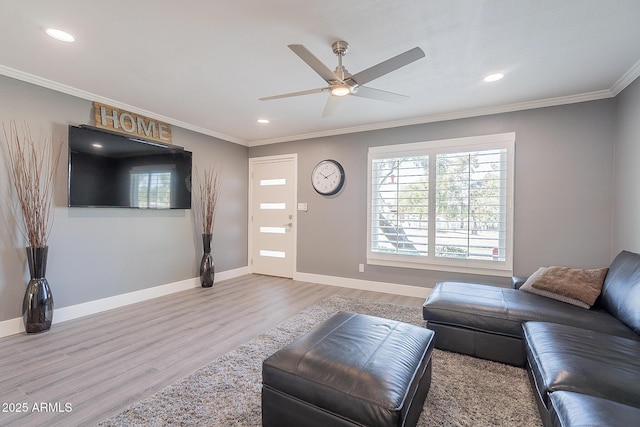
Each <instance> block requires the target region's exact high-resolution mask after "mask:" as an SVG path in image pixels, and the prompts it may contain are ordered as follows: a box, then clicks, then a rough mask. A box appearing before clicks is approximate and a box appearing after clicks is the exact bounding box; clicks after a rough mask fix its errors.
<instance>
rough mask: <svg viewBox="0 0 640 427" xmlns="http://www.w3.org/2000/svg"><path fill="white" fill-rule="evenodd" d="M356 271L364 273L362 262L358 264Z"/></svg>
mask: <svg viewBox="0 0 640 427" xmlns="http://www.w3.org/2000/svg"><path fill="white" fill-rule="evenodd" d="M358 271H359V272H360V273H364V264H358Z"/></svg>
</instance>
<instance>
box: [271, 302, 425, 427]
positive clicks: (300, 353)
mask: <svg viewBox="0 0 640 427" xmlns="http://www.w3.org/2000/svg"><path fill="white" fill-rule="evenodd" d="M433 336H434V332H433V331H431V330H428V329H426V328H422V327H419V326H415V325H410V324H408V323H403V322H398V321H394V320H389V319H383V318H380V317H373V316H367V315H363V314H354V313H346V312H339V313H338V314H336V315H335V316H333V317H332V318H330V319H328V320H326V321H325V322H323V323H322V324H320V325H319V326H317V327H316V328H314V329H313V330H312V331H310V332H309V333H307V334H306V335H304V336H302V337H301V338H299V339H297V340H296V341H294V342H293V343H291V344H289V345H287V346H286V347H284V348H283V349H281V350H279V351H277V352H276V353H274V354H272V355H271V356H269V357H268V358H267V359H265V360H264V362H263V364H262V425H263V426H279V427H282V426H296V427H298V426H318V427H320V426H322V427H325V426H414V425H416V423H417V421H418V417H419V415H420V412H421V411H422V406H423V405H424V400H425V399H426V397H427V393H428V391H429V386H430V385H431V353H432V350H433Z"/></svg>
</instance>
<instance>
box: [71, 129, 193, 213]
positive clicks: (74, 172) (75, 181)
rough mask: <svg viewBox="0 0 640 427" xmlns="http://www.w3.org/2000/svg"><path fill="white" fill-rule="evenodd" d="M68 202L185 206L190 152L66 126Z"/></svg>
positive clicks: (188, 198)
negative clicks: (67, 132) (67, 139)
mask: <svg viewBox="0 0 640 427" xmlns="http://www.w3.org/2000/svg"><path fill="white" fill-rule="evenodd" d="M68 184H69V189H68V190H69V191H68V192H69V206H70V207H105V208H134V209H191V152H190V151H186V150H184V149H183V148H181V147H176V146H172V145H168V144H163V143H159V142H153V141H145V140H142V139H138V138H134V137H129V136H127V135H121V134H117V133H113V132H108V131H103V130H100V129H97V128H94V127H91V126H69V181H68Z"/></svg>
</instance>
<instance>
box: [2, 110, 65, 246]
mask: <svg viewBox="0 0 640 427" xmlns="http://www.w3.org/2000/svg"><path fill="white" fill-rule="evenodd" d="M2 129H3V131H4V139H5V142H6V147H7V150H6V151H7V163H8V167H9V178H10V181H11V184H13V190H14V193H15V196H16V199H17V205H18V206H17V207H15V205H14V209H11V212H12V213H13V215H14V219H15V221H16V223H17V224H18V229H19V230H20V233H21V234H22V235H23V236H24V238H25V239H26V240H27V242H28V243H29V246H30V247H33V248H44V247H45V246H47V240H48V238H49V232H50V231H51V228H50V227H51V221H52V219H53V206H52V200H53V179H54V176H55V172H56V167H57V165H58V160H59V158H60V151H61V148H62V142H60V143H59V144H57V146H54V144H53V142H49V141H47V139H46V138H45V139H43V140H39V141H35V140H34V139H33V137H32V136H31V130H30V129H29V126H28V125H27V124H24V125H23V128H22V134H20V132H18V128H17V126H16V124H15V122H13V121H12V122H11V123H10V124H9V130H8V131H7V128H6V127H5V125H4V123H3V124H2ZM18 210H19V211H20V213H21V215H20V214H18V213H17V212H16V211H18ZM20 217H22V218H21V219H22V220H20Z"/></svg>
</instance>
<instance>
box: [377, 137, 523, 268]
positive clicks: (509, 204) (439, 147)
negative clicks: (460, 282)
mask: <svg viewBox="0 0 640 427" xmlns="http://www.w3.org/2000/svg"><path fill="white" fill-rule="evenodd" d="M488 149H506V162H507V172H506V175H507V176H506V178H505V181H506V212H505V213H504V214H505V221H506V229H505V259H504V261H488V260H476V259H457V258H447V257H436V256H435V251H432V250H430V251H429V253H428V255H426V256H416V255H401V254H384V253H380V252H374V251H372V250H371V243H372V230H371V227H372V217H371V216H372V202H373V200H372V199H373V197H372V190H373V182H372V178H373V177H372V173H373V168H372V164H373V160H375V159H384V158H392V157H409V156H415V155H426V156H429V161H430V165H431V164H434V162H435V160H433V161H432V159H435V158H436V157H435V156H437V155H438V154H443V153H455V152H465V151H478V150H488ZM435 169H436V168H433V167H429V179H428V182H429V184H428V186H429V191H428V200H429V208H428V209H429V210H428V212H429V215H428V229H429V233H428V244H429V248H434V247H435V238H436V233H435V221H434V219H435V209H436V206H435V200H436V192H437V191H436V170H435ZM514 181H515V132H507V133H500V134H492V135H481V136H471V137H462V138H452V139H443V140H434V141H423V142H414V143H407V144H396V145H385V146H375V147H369V151H368V156H367V264H371V265H381V266H389V267H402V268H413V269H426V270H437V271H449V272H458V273H470V274H484V275H492V276H505V277H509V276H512V275H513V229H514Z"/></svg>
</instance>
